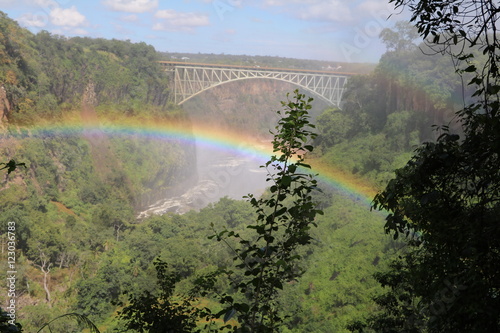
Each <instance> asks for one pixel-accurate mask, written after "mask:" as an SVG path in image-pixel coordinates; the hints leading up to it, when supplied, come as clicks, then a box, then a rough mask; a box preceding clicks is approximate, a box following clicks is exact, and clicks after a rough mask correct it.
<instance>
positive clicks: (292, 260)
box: [198, 90, 322, 332]
mask: <svg viewBox="0 0 500 333" xmlns="http://www.w3.org/2000/svg"><path fill="white" fill-rule="evenodd" d="M287 97H288V95H287ZM311 101H312V98H308V99H307V100H306V99H305V95H303V94H300V93H299V92H298V90H296V91H295V95H294V98H293V99H292V100H290V99H288V101H287V102H282V105H283V107H284V112H282V111H278V114H279V116H280V120H279V122H278V125H277V126H276V133H273V134H274V140H273V142H272V143H273V150H274V152H275V153H276V155H274V156H272V157H271V158H270V160H269V161H268V162H267V163H266V164H265V166H264V167H266V168H267V169H268V171H269V172H268V178H267V181H270V182H271V183H272V185H271V187H270V195H269V196H264V197H262V198H260V199H257V198H255V197H254V196H253V195H251V194H249V195H248V197H247V199H248V201H249V202H250V204H251V205H252V206H253V207H254V209H255V210H256V212H257V221H256V223H254V224H251V225H249V226H248V227H247V228H249V229H252V230H254V233H253V238H252V239H245V238H243V237H241V236H240V235H239V234H238V233H236V232H234V231H229V230H227V229H226V230H223V231H222V232H219V233H216V234H215V235H213V236H212V237H211V238H216V239H217V240H218V241H224V242H226V243H228V242H227V240H228V239H229V238H233V239H235V240H236V242H237V243H239V245H240V246H239V247H237V248H232V250H233V251H234V253H235V257H234V258H233V260H234V262H235V264H236V266H235V267H236V268H237V270H236V271H235V272H234V271H232V270H227V269H220V270H219V271H218V273H217V274H220V275H222V276H224V275H225V276H227V277H228V278H229V281H230V284H231V286H232V288H233V289H234V290H235V291H236V292H237V293H238V294H239V296H241V297H239V296H235V297H233V296H232V295H228V294H218V298H219V301H220V302H221V303H222V304H224V307H225V308H224V309H223V310H222V311H220V312H219V313H217V314H215V317H221V316H222V315H224V322H226V323H227V322H228V321H229V320H230V319H231V318H232V317H234V316H235V315H236V316H237V320H238V324H237V325H234V326H232V325H227V326H226V327H227V328H230V329H232V330H233V331H234V332H276V331H277V330H278V328H279V327H280V326H281V325H283V320H284V317H283V315H282V313H281V312H280V304H279V301H278V295H279V293H280V291H281V290H282V289H283V286H284V284H285V283H290V282H292V281H294V280H296V279H298V278H299V277H300V276H301V275H302V273H303V270H302V269H301V267H300V259H301V256H300V255H299V254H298V252H297V249H298V248H299V247H300V246H304V245H307V244H309V243H310V242H311V236H310V229H311V227H312V226H315V217H316V214H322V211H321V210H319V209H316V204H315V203H314V202H313V200H312V196H311V194H312V192H313V191H315V190H317V182H316V180H315V179H314V176H313V175H311V174H310V173H307V172H305V171H304V169H307V168H310V166H309V165H307V164H306V163H305V160H304V159H305V154H306V153H307V152H311V151H312V150H313V147H312V146H311V145H309V142H310V140H311V139H314V137H315V136H316V134H315V133H313V132H312V131H311V130H310V129H312V128H314V125H313V124H311V123H310V122H309V115H308V110H309V109H310V108H311V104H310V103H311ZM214 281H215V278H214V276H213V275H212V276H210V277H204V278H201V279H200V280H199V281H198V282H199V285H198V290H199V291H201V293H202V295H204V296H206V295H208V293H209V292H208V290H207V289H210V288H211V287H213V285H214ZM237 297H238V299H239V300H240V299H244V300H243V301H236V300H235V299H236V298H237ZM216 298H217V297H216Z"/></svg>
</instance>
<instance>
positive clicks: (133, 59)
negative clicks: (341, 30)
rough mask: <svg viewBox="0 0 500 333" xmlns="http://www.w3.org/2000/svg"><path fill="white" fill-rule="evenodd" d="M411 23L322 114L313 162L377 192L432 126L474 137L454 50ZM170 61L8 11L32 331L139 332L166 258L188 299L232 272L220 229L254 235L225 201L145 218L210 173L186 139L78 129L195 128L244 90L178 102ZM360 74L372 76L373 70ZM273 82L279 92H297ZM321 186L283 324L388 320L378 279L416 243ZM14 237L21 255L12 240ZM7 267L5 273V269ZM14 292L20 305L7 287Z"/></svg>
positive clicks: (14, 206) (11, 204)
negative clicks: (432, 44)
mask: <svg viewBox="0 0 500 333" xmlns="http://www.w3.org/2000/svg"><path fill="white" fill-rule="evenodd" d="M407 28H408V26H407V25H405V24H399V25H397V26H396V29H395V30H394V31H385V32H386V33H385V34H382V38H383V40H384V42H385V43H386V45H387V48H388V51H387V53H386V54H385V55H384V56H383V57H382V58H381V60H380V62H379V64H377V65H376V66H373V67H374V68H373V70H372V71H370V72H369V73H368V74H363V75H359V76H354V77H352V78H351V79H350V80H349V82H348V87H347V90H346V92H345V95H344V98H343V99H344V100H343V106H342V108H341V109H336V108H328V107H326V108H325V107H324V105H321V108H320V109H319V107H318V108H314V109H313V114H312V119H313V120H314V121H315V122H316V123H317V126H316V131H317V134H318V136H317V137H316V138H315V139H314V141H313V142H312V144H313V145H314V146H315V150H314V151H313V152H312V153H311V154H309V155H308V156H307V161H308V163H310V164H311V165H313V166H314V165H315V163H321V164H322V165H327V166H329V167H330V168H332V169H335V170H339V171H340V172H342V173H345V174H346V175H349V176H350V177H353V178H355V179H357V180H358V181H360V182H362V183H364V184H369V186H370V187H371V188H372V189H373V192H376V191H377V190H381V189H382V188H383V187H384V186H385V184H387V182H388V181H389V180H390V179H392V178H393V177H394V170H395V169H397V168H401V167H403V166H404V165H405V164H406V162H407V161H408V160H409V159H410V158H411V156H412V154H413V152H414V150H415V148H416V147H417V146H418V145H420V144H421V143H422V142H424V141H435V140H436V139H437V138H438V137H439V135H440V134H441V132H439V131H436V130H434V129H433V128H432V125H434V124H445V125H447V126H448V127H449V128H452V129H457V130H458V131H460V126H459V124H458V123H457V122H455V120H454V118H453V115H454V110H456V109H457V108H459V107H460V106H462V105H463V104H464V103H465V101H464V97H463V96H464V91H463V85H462V80H461V79H460V77H459V76H457V75H455V68H454V66H453V63H452V62H451V61H450V59H449V58H446V57H442V56H441V55H439V54H437V55H435V56H434V57H430V56H428V55H426V54H425V53H426V52H422V50H421V49H422V48H424V49H425V47H426V46H425V45H416V44H414V40H415V39H416V38H415V37H416V35H415V34H411V33H408V29H407ZM419 47H420V48H419ZM167 56H168V57H171V56H172V55H165V54H163V55H162V54H158V53H157V52H156V51H155V50H154V48H153V47H151V46H149V45H146V44H144V43H139V44H134V43H131V42H129V41H118V40H104V39H92V38H80V37H76V38H66V37H63V36H57V35H52V34H50V33H48V32H46V31H42V32H40V33H38V34H32V33H30V32H29V31H27V30H25V29H23V28H21V27H19V26H18V24H17V23H16V22H15V21H13V20H11V19H9V18H8V17H6V15H5V14H2V15H1V17H0V85H1V87H0V107H1V110H0V112H2V123H1V126H2V129H1V141H0V152H1V156H2V160H5V161H7V160H9V159H15V160H16V161H22V162H24V163H25V164H26V168H25V169H24V168H22V167H19V168H18V170H16V171H15V172H13V173H10V174H5V175H4V176H3V180H2V184H1V188H0V210H1V214H0V228H1V230H7V228H8V226H9V224H8V223H9V222H11V221H15V225H16V237H17V245H16V258H17V263H16V264H17V267H18V268H17V284H16V287H17V295H18V298H17V304H18V311H17V314H18V317H17V321H18V322H19V323H21V324H22V326H23V329H24V330H25V331H26V332H32V331H36V330H37V329H38V328H40V327H42V326H43V325H44V324H45V323H47V322H49V321H50V320H52V319H54V318H56V317H58V316H60V315H63V314H65V313H77V314H81V315H84V316H86V317H88V318H89V319H90V320H92V322H94V323H95V324H96V325H97V327H98V328H99V330H100V331H101V332H133V331H134V330H132V329H130V326H127V325H129V324H130V322H127V320H126V318H124V317H123V315H120V313H121V311H123V309H125V308H126V307H127V306H128V305H129V304H130V302H131V300H133V299H134V297H135V298H136V299H137V298H138V297H140V295H144V293H149V294H150V295H153V297H154V298H159V297H160V295H161V293H162V288H161V285H158V284H157V282H158V281H160V282H161V281H162V279H161V275H158V278H155V276H157V274H156V273H157V272H159V271H160V272H161V270H158V261H157V260H158V258H160V259H161V261H162V262H164V263H166V264H167V268H166V269H167V271H168V272H170V273H172V274H173V273H175V276H176V278H175V281H174V282H175V288H174V287H173V291H172V292H173V295H174V299H175V297H177V299H181V298H182V296H181V295H187V294H189V293H190V292H191V291H192V289H193V286H195V285H196V283H197V282H196V281H197V279H198V278H199V277H200V276H201V275H203V274H205V273H209V272H211V271H213V270H214V269H217V268H219V267H222V266H227V267H232V265H233V253H232V251H231V248H230V247H227V246H225V245H224V244H222V243H221V242H217V241H215V240H214V239H210V238H209V236H213V234H214V230H223V229H225V228H230V229H231V230H235V232H237V233H238V234H240V235H242V237H246V236H247V235H248V237H250V238H251V237H252V236H251V234H250V232H251V230H249V229H248V228H246V226H248V225H249V224H250V223H251V221H254V220H255V219H256V218H258V216H257V215H258V213H256V211H255V210H253V209H252V206H251V205H250V204H249V202H248V201H245V200H233V199H229V198H221V199H220V201H218V202H217V203H214V204H210V205H208V206H207V207H205V208H202V209H200V210H198V211H196V210H191V211H189V212H187V213H185V214H182V215H178V214H165V215H161V216H150V217H147V218H144V219H137V218H136V215H137V212H138V211H139V210H140V209H141V208H142V207H141V205H144V204H145V203H144V200H143V198H145V197H148V196H151V195H152V194H154V192H155V191H156V192H162V191H175V190H176V189H177V187H178V186H179V185H180V184H185V182H188V181H189V179H191V178H192V177H195V173H194V172H193V170H192V169H191V168H190V165H192V164H193V160H194V158H195V154H194V152H193V149H194V148H192V147H191V148H189V147H188V148H186V146H185V145H183V144H182V143H181V142H176V141H175V140H174V141H168V142H165V141H157V140H154V139H151V138H146V137H141V136H140V135H131V136H129V137H125V138H124V137H117V136H113V135H111V134H108V133H106V132H105V131H104V130H97V132H92V133H89V132H86V131H85V126H80V127H78V126H75V127H72V128H70V129H68V128H67V127H66V124H67V123H68V122H71V123H75V122H80V123H81V124H83V125H85V124H87V125H89V124H93V125H95V124H96V123H98V124H103V123H109V122H113V121H121V120H123V119H126V120H127V121H131V122H134V123H155V122H156V123H157V122H163V123H166V124H173V125H175V124H183V126H189V124H190V123H191V121H193V117H194V116H201V117H202V118H201V119H210V118H211V117H213V113H211V112H213V110H212V109H210V108H209V107H207V108H206V111H205V112H206V113H205V114H203V112H204V109H203V107H202V106H203V104H207V103H210V104H213V103H217V102H218V101H217V96H218V95H224V94H225V92H224V89H229V88H222V87H220V88H218V89H222V90H219V91H218V92H217V90H216V91H215V92H213V93H212V95H210V94H207V96H205V97H204V96H199V97H197V99H195V100H193V101H192V102H191V103H192V105H194V106H197V107H196V111H195V112H194V113H191V114H190V113H189V112H187V111H186V110H185V109H183V108H181V107H179V106H176V105H173V104H172V103H171V102H169V93H170V90H169V89H170V85H169V79H168V77H167V76H166V75H165V74H164V73H162V71H161V69H160V68H159V65H158V64H157V63H156V61H157V60H160V59H165V58H166V57H167ZM174 56H175V57H180V56H182V55H180V54H174ZM198 58H199V59H200V60H199V61H206V62H224V61H226V60H227V56H225V57H219V58H217V57H215V56H214V55H198ZM198 58H197V57H192V59H191V60H193V61H194V60H196V61H198ZM232 58H234V59H233V60H231V61H232V63H238V62H249V63H252V64H267V63H266V61H268V63H269V65H270V66H272V67H284V66H286V65H287V64H292V66H297V67H303V68H313V67H317V66H319V65H321V64H318V63H307V62H305V61H298V60H297V61H294V60H292V59H278V58H273V57H269V59H267V58H265V57H259V58H252V57H249V56H241V57H239V58H238V57H236V56H235V57H232ZM264 58H265V59H264ZM203 59H204V60H203ZM276 62H278V64H279V66H276ZM303 63H307V64H305V65H304V64H303ZM353 68H357V69H358V71H359V72H366V71H367V70H366V68H370V67H369V66H365V65H359V66H354V67H353ZM241 84H243V83H241ZM241 84H240V85H241ZM270 86H271V89H269V90H273V91H274V94H276V95H279V94H282V91H281V90H280V91H278V90H279V89H277V88H275V86H272V85H270ZM266 87H269V86H266ZM239 88H241V87H238V86H236V87H235V91H236V90H237V89H239ZM287 88H288V87H287ZM257 93H265V92H264V91H259V90H257ZM312 97H314V96H312ZM203 98H206V99H207V100H203ZM246 98H247V100H245V99H244V98H242V99H238V103H235V104H239V103H242V104H244V105H242V106H241V107H240V106H239V105H237V107H238V108H239V109H241V110H246V109H248V108H253V107H257V105H259V104H260V103H261V102H262V100H261V99H259V100H257V102H256V101H253V100H251V99H252V98H250V97H246ZM255 98H257V97H255ZM280 98H281V99H283V100H284V99H285V98H286V96H281V97H280ZM268 99H269V100H274V99H276V97H275V96H274V97H269V98H268ZM266 100H267V98H266ZM207 101H208V102H207ZM245 103H246V104H245ZM249 105H250V106H249ZM245 117H248V113H247V112H244V111H240V113H238V111H231V117H229V118H228V119H226V120H225V126H227V128H228V129H231V128H232V129H233V130H236V131H237V130H240V129H241V128H242V127H245V126H246V124H247V123H262V124H264V123H266V121H264V120H263V119H264V118H265V117H269V114H267V115H264V114H263V115H262V116H259V114H258V113H257V116H256V115H252V117H253V118H252V119H251V120H250V121H249V120H248V118H245ZM259 117H262V118H259ZM266 119H267V118H266ZM44 128H50V130H44ZM255 130H257V131H258V130H260V128H256V129H255ZM55 133H59V134H57V135H56V134H55ZM319 187H320V188H321V189H322V192H321V193H319V192H314V194H313V196H312V199H313V200H314V201H315V202H317V203H318V208H319V209H321V210H322V211H323V213H324V214H323V215H318V216H317V217H316V218H315V223H316V224H317V227H316V228H313V229H311V241H310V244H308V245H306V246H305V247H303V248H301V249H300V250H298V251H299V252H298V253H299V254H300V256H301V258H302V259H303V264H302V267H303V268H304V271H305V272H304V274H303V275H302V276H301V277H300V279H298V280H296V281H292V282H290V283H287V284H285V285H284V286H282V288H283V291H282V292H281V293H280V295H279V298H278V302H279V304H281V305H282V306H281V310H280V311H281V312H282V313H283V314H284V315H283V317H284V318H285V319H284V321H283V325H282V328H281V331H282V332H348V327H349V325H351V328H352V325H353V323H354V322H356V321H358V320H360V319H364V318H368V317H369V315H370V314H376V313H379V312H380V311H381V306H380V304H378V303H377V302H375V301H374V298H376V297H377V296H378V295H382V294H383V292H384V288H383V287H382V286H381V285H380V283H378V282H377V280H376V279H375V278H374V274H376V273H377V272H381V271H384V270H386V269H387V268H389V267H390V265H391V262H392V260H393V259H394V258H397V257H398V256H399V255H401V253H402V251H404V249H403V250H402V247H405V243H404V242H403V241H402V240H400V239H395V238H393V237H390V236H387V235H386V234H385V232H384V217H385V214H382V213H379V212H374V211H371V210H370V207H369V206H368V205H367V204H366V203H364V202H362V200H359V199H354V200H353V198H352V197H349V196H346V195H345V193H344V192H343V191H341V190H340V189H338V188H336V187H335V186H332V185H331V184H329V183H328V182H320V183H319ZM271 193H272V189H270V190H269V191H267V192H266V193H265V194H264V195H263V196H264V197H266V196H269V195H271ZM146 204H147V202H146ZM1 233H2V261H4V262H6V250H5V248H6V244H7V239H6V234H5V233H4V232H3V231H2V232H1ZM160 267H161V266H160ZM5 274H6V273H5V272H4V271H2V272H0V276H1V277H2V278H5V276H4V275H5ZM217 283H218V286H217V287H218V289H219V290H223V291H224V292H226V293H229V294H231V292H233V291H234V290H232V289H231V287H230V284H229V282H228V281H227V280H221V281H218V282H217ZM0 300H2V304H5V302H6V300H5V295H4V294H2V295H1V296H0ZM196 302H197V303H196V306H197V307H200V308H201V307H212V311H214V312H217V311H219V310H221V305H220V304H218V303H217V302H216V301H215V299H214V298H212V297H209V296H207V297H203V298H196ZM235 318H236V319H237V316H236V317H235ZM221 322H222V320H220V322H218V323H217V325H219V324H220V325H222V323H221ZM197 325H199V327H200V329H201V328H202V327H203V325H202V324H201V323H197ZM53 329H54V331H64V332H77V331H79V330H78V327H77V324H76V322H73V321H70V320H66V319H63V320H59V321H57V322H55V323H54V324H53ZM136 331H137V332H141V330H136Z"/></svg>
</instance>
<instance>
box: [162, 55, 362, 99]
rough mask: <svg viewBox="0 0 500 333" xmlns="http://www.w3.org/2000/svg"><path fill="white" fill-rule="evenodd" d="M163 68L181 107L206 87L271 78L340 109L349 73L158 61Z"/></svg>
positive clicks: (206, 88)
mask: <svg viewBox="0 0 500 333" xmlns="http://www.w3.org/2000/svg"><path fill="white" fill-rule="evenodd" d="M159 63H160V64H161V66H162V67H163V69H164V70H165V71H166V72H167V73H170V74H171V75H172V76H173V78H174V95H173V97H174V98H173V99H174V102H175V103H176V104H179V105H180V104H182V103H184V102H186V101H187V100H189V99H190V98H192V97H194V96H196V95H198V94H200V93H201V92H203V91H206V90H208V89H210V88H213V87H216V86H219V85H221V84H224V83H228V82H233V81H238V80H246V79H274V80H280V81H285V82H289V83H292V84H295V85H297V86H299V87H301V88H303V89H305V90H307V91H309V92H311V93H313V94H315V95H317V96H319V97H321V98H322V99H323V100H325V101H326V102H327V103H328V104H330V105H332V106H336V107H340V102H341V101H342V94H343V92H344V87H345V84H346V82H347V79H348V78H349V77H350V76H352V75H354V74H352V73H337V72H331V71H312V70H299V69H284V68H261V67H247V66H231V65H215V64H197V63H185V62H173V61H160V62H159Z"/></svg>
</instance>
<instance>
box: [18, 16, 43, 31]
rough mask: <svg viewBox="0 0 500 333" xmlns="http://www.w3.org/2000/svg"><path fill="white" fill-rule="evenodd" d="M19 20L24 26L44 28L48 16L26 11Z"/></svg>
mask: <svg viewBox="0 0 500 333" xmlns="http://www.w3.org/2000/svg"><path fill="white" fill-rule="evenodd" d="M17 21H18V22H19V24H21V25H22V26H24V27H34V28H43V27H45V26H46V25H47V16H46V15H33V14H32V13H26V14H23V15H22V16H21V17H19V18H18V19H17Z"/></svg>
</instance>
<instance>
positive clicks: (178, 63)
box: [158, 61, 359, 76]
mask: <svg viewBox="0 0 500 333" xmlns="http://www.w3.org/2000/svg"><path fill="white" fill-rule="evenodd" d="M158 62H159V63H160V65H162V67H163V68H164V69H165V70H167V68H172V70H173V68H174V67H206V68H220V69H246V70H253V71H255V70H261V71H272V72H287V73H303V74H307V73H309V74H323V75H325V74H326V75H342V76H353V75H359V74H358V73H349V72H336V71H326V70H312V69H297V68H278V67H260V66H243V65H225V64H204V63H194V62H181V61H158Z"/></svg>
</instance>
